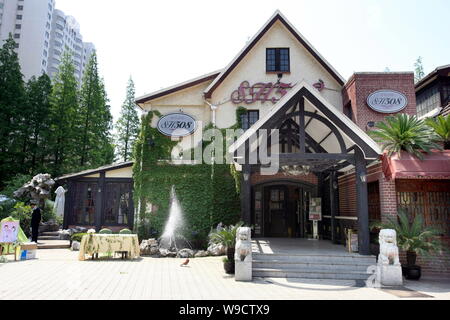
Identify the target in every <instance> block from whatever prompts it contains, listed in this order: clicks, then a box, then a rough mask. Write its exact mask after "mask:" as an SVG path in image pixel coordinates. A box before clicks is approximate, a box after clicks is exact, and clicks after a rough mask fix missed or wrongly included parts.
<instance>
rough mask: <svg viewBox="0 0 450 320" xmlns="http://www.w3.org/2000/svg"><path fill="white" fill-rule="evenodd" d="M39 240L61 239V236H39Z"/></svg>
mask: <svg viewBox="0 0 450 320" xmlns="http://www.w3.org/2000/svg"><path fill="white" fill-rule="evenodd" d="M38 240H59V236H39V237H38Z"/></svg>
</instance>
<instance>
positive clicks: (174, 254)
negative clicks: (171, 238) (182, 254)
mask: <svg viewBox="0 0 450 320" xmlns="http://www.w3.org/2000/svg"><path fill="white" fill-rule="evenodd" d="M176 256H177V253H176V252H173V251H169V252H168V253H167V257H168V258H175V257H176Z"/></svg>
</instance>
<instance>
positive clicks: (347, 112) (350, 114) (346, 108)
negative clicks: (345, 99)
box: [344, 103, 353, 120]
mask: <svg viewBox="0 0 450 320" xmlns="http://www.w3.org/2000/svg"><path fill="white" fill-rule="evenodd" d="M344 114H345V115H346V116H347V118H349V119H350V120H353V111H352V104H351V103H348V104H346V105H345V106H344Z"/></svg>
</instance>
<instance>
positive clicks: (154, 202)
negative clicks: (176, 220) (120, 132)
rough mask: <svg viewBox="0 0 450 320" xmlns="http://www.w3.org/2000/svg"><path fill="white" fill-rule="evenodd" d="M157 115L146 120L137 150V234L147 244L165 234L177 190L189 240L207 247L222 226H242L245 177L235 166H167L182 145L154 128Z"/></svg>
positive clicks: (152, 114)
mask: <svg viewBox="0 0 450 320" xmlns="http://www.w3.org/2000/svg"><path fill="white" fill-rule="evenodd" d="M155 115H156V116H160V114H159V113H158V112H155V111H151V112H148V113H147V114H146V115H144V116H143V119H142V128H141V132H140V136H139V138H138V140H137V141H136V143H135V149H134V159H135V163H134V166H133V178H134V184H135V186H134V201H135V207H136V208H137V210H138V215H137V221H136V223H135V228H136V231H137V232H138V234H139V236H140V238H141V239H143V238H150V237H158V236H160V235H161V233H162V231H163V229H164V225H165V222H166V221H167V218H168V213H169V202H170V190H171V188H172V186H174V187H175V191H176V194H177V196H178V199H179V201H180V204H181V207H182V209H183V214H184V220H185V229H184V230H183V233H184V234H183V235H184V236H185V237H186V238H188V239H190V240H193V241H194V243H195V242H197V243H202V242H203V243H204V240H206V238H207V235H208V233H209V231H210V230H211V228H212V227H215V226H216V225H217V224H218V223H220V222H223V223H224V224H233V223H236V222H237V221H239V219H240V211H241V209H240V197H239V174H238V173H237V172H235V170H234V166H232V165H229V164H220V165H218V164H214V165H211V164H198V165H171V164H169V163H167V161H161V160H169V159H170V152H171V150H172V148H173V147H174V146H175V145H176V142H174V141H171V139H170V138H168V137H166V136H164V135H162V134H161V133H159V131H158V130H157V129H156V128H152V127H151V122H152V119H153V117H154V116H155Z"/></svg>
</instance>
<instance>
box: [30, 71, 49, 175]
mask: <svg viewBox="0 0 450 320" xmlns="http://www.w3.org/2000/svg"><path fill="white" fill-rule="evenodd" d="M26 93H27V107H28V110H29V111H28V114H27V117H26V119H25V122H26V124H27V125H26V128H27V130H25V132H26V134H25V135H24V150H25V151H27V164H26V166H27V168H28V171H29V173H31V174H35V173H37V172H38V171H39V172H40V171H45V170H46V169H47V165H48V157H47V155H48V152H49V151H50V150H48V140H49V139H50V126H51V122H50V110H51V108H50V95H51V93H52V85H51V80H50V78H49V77H48V75H47V74H43V75H41V76H40V77H39V78H36V77H32V78H31V79H30V80H29V81H28V83H27V85H26Z"/></svg>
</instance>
